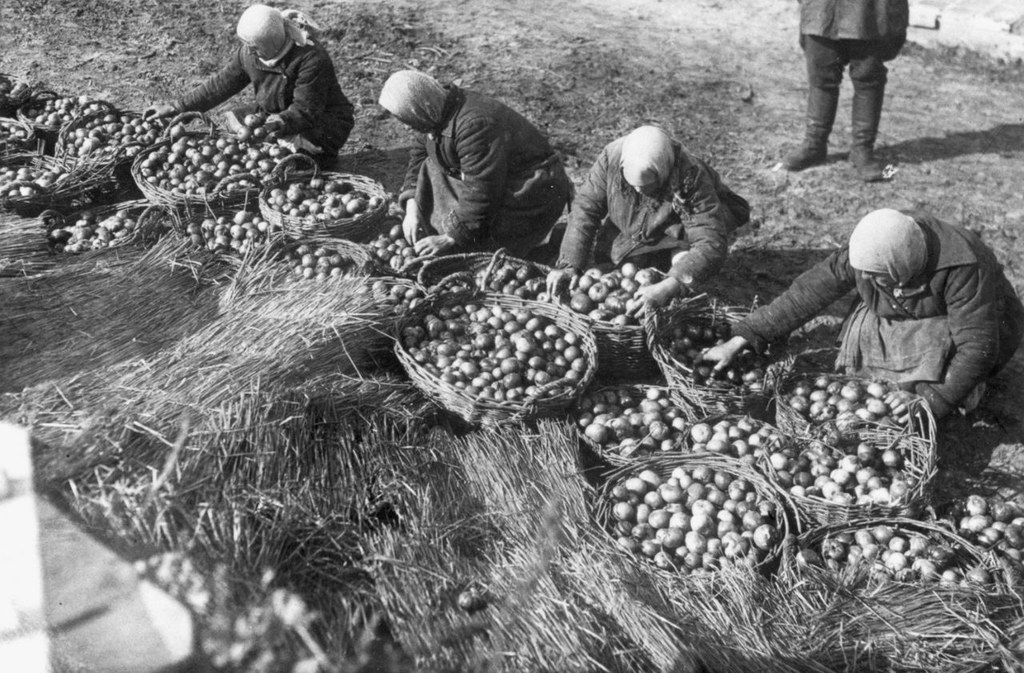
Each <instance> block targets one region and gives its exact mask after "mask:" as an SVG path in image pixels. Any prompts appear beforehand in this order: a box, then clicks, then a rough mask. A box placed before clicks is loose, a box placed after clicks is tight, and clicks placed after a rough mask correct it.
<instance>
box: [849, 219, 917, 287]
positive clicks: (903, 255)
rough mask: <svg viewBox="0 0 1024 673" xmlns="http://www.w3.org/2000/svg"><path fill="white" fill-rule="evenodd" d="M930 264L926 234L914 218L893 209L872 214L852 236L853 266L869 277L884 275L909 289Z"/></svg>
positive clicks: (851, 261)
mask: <svg viewBox="0 0 1024 673" xmlns="http://www.w3.org/2000/svg"><path fill="white" fill-rule="evenodd" d="M927 263H928V245H927V243H926V242H925V237H924V231H923V230H922V229H921V227H920V226H918V224H917V222H915V221H914V218H912V217H910V216H909V215H904V214H903V213H901V212H900V211H898V210H893V209H892V208H882V209H880V210H875V211H873V212H871V213H868V214H867V215H866V216H864V218H863V219H861V221H860V222H858V223H857V226H856V227H854V229H853V233H852V234H851V235H850V264H851V265H852V266H853V268H855V269H858V270H860V271H867V272H869V273H883V274H886V275H888V276H889V277H890V278H892V279H893V280H895V281H896V282H897V283H898V284H899V285H906V284H907V283H909V282H910V281H911V279H913V278H914V277H915V276H917V275H918V274H919V273H921V272H922V271H923V270H924V268H925V265H926V264H927Z"/></svg>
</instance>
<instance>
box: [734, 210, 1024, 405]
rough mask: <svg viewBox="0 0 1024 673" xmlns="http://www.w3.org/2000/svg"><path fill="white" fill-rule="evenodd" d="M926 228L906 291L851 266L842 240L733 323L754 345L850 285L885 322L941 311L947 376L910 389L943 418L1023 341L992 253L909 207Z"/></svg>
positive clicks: (759, 346)
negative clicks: (921, 259)
mask: <svg viewBox="0 0 1024 673" xmlns="http://www.w3.org/2000/svg"><path fill="white" fill-rule="evenodd" d="M906 214H907V215H910V216H911V217H913V218H914V220H915V221H916V222H917V223H918V225H919V226H920V227H921V228H922V229H923V230H924V232H925V237H926V241H927V245H928V263H927V266H926V268H925V271H924V272H922V273H921V275H920V277H919V279H915V280H914V281H912V282H911V283H910V284H909V286H910V287H911V288H912V289H909V290H905V291H902V292H895V291H894V290H890V289H886V288H884V287H881V286H879V285H877V284H876V283H874V282H872V281H871V280H870V279H869V278H868V277H867V276H865V275H864V274H863V273H862V272H860V271H857V270H856V269H854V268H853V267H852V266H851V265H850V251H849V247H848V246H844V247H843V248H841V249H839V250H837V251H836V252H834V253H832V254H831V255H830V256H829V257H827V258H826V259H824V260H822V261H821V262H820V263H818V264H817V265H815V266H814V267H812V268H811V269H809V270H808V271H806V272H804V273H803V274H802V275H800V276H799V277H798V278H797V279H796V280H795V281H793V284H792V285H791V286H790V287H789V289H787V290H786V291H785V292H784V293H783V294H781V295H780V296H779V297H777V298H776V299H775V300H774V301H772V302H771V303H770V304H768V305H767V306H763V307H761V308H759V309H757V310H755V311H753V312H752V313H751V314H750V315H749V316H748V317H747V318H746V319H745V320H743V321H741V322H739V323H738V324H737V325H736V326H735V329H734V333H735V334H738V335H740V336H742V337H744V338H745V339H747V341H749V342H750V343H751V345H752V346H753V347H754V348H755V349H756V350H758V351H761V350H764V348H765V346H766V345H767V343H768V342H769V341H771V340H774V339H777V338H780V337H784V336H786V335H788V334H789V333H790V332H792V331H793V330H794V329H796V328H797V327H799V326H801V325H803V324H804V323H805V322H807V321H808V320H810V319H811V318H812V317H814V316H815V315H817V314H818V313H820V312H822V311H824V310H825V309H826V308H827V307H828V306H829V305H830V304H831V303H832V302H834V301H836V300H838V299H841V298H842V297H843V296H844V295H846V294H847V293H848V292H849V291H850V290H853V289H856V291H857V299H856V301H859V302H863V303H864V304H865V305H866V306H867V308H868V310H870V311H873V312H874V313H875V314H877V315H878V316H881V317H884V318H887V319H890V320H908V321H913V320H918V319H924V318H933V317H936V316H947V318H948V324H949V337H950V339H951V341H952V345H953V348H952V353H951V355H950V359H949V361H948V363H947V365H946V370H945V378H944V380H942V381H941V382H938V383H924V384H918V385H917V386H916V388H915V390H916V391H917V392H918V393H919V394H921V395H922V396H924V397H925V398H926V399H927V400H928V402H929V403H930V405H931V407H932V409H933V411H934V412H935V414H936V415H937V416H943V415H945V414H946V413H948V412H949V411H950V410H952V409H953V408H954V407H955V406H956V405H957V404H958V403H959V402H960V401H961V400H963V399H964V398H965V397H966V396H967V395H968V394H969V393H970V392H971V391H972V390H973V389H974V387H975V386H977V385H978V384H979V383H981V382H982V381H984V380H985V379H986V378H988V377H989V376H990V375H991V374H992V373H993V369H994V368H995V367H996V365H997V364H1000V361H1002V362H1003V363H1005V361H1006V360H1007V359H1008V357H1006V355H1007V354H1009V355H1012V353H1013V351H1014V350H1015V349H1016V347H1017V345H1018V344H1019V343H1020V340H1021V331H1020V319H1019V317H1020V315H1021V313H1022V307H1021V303H1020V299H1019V298H1018V297H1017V294H1016V292H1015V291H1014V289H1013V286H1012V285H1011V284H1010V282H1009V281H1008V280H1007V279H1006V276H1005V275H1004V274H1003V271H1002V267H1001V266H1000V264H999V262H998V261H997V260H996V258H995V255H994V254H993V253H992V251H991V250H990V249H989V248H988V247H987V246H985V244H984V243H982V241H981V239H980V238H978V236H977V235H976V234H974V233H973V232H970V231H967V230H965V229H962V228H960V227H956V226H953V225H950V224H946V223H945V222H942V221H941V220H939V219H937V218H935V217H933V216H931V215H927V214H925V213H921V212H908V213H906Z"/></svg>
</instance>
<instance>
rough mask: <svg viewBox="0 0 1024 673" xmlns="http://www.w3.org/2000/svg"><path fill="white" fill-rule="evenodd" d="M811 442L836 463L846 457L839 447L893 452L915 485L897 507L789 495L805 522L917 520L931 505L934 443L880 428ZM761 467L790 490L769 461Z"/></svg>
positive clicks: (872, 426)
mask: <svg viewBox="0 0 1024 673" xmlns="http://www.w3.org/2000/svg"><path fill="white" fill-rule="evenodd" d="M810 441H813V442H815V446H816V447H817V448H818V449H820V450H822V451H827V452H829V453H831V454H832V456H833V457H835V458H836V459H837V460H838V459H841V458H842V457H843V456H844V455H846V452H845V451H844V450H843V449H842V448H839V447H840V446H846V445H856V444H859V443H861V442H865V443H867V444H870V445H872V446H874V447H875V448H876V449H877V451H878V452H879V453H881V452H883V451H885V450H887V449H894V450H896V451H897V452H898V453H899V455H900V456H901V457H902V460H903V468H902V471H903V472H904V473H905V474H906V476H907V477H908V478H912V479H913V484H912V485H911V486H910V488H909V489H908V491H907V493H906V494H905V496H904V497H903V498H901V499H900V501H899V502H898V503H896V504H877V503H865V504H841V503H836V502H833V501H830V500H827V499H826V498H824V497H818V496H807V495H798V494H793V493H790V498H791V500H792V502H793V505H794V507H795V508H796V510H797V513H798V514H799V515H800V518H801V519H802V520H803V521H804V522H806V523H808V524H812V523H815V522H816V523H817V524H820V525H830V524H836V523H848V522H851V521H859V520H862V519H869V518H874V517H885V516H888V517H900V516H905V517H918V516H920V515H921V513H922V512H924V510H925V509H926V508H927V507H928V506H929V505H930V504H931V497H932V484H933V481H934V478H935V474H936V472H937V469H936V465H937V458H936V449H935V444H934V443H933V442H931V441H928V440H925V439H923V438H921V437H919V436H917V435H915V434H913V433H911V432H908V431H906V430H898V429H896V428H892V427H888V426H884V425H878V424H863V425H861V426H860V427H858V428H857V429H856V430H852V431H850V432H847V433H844V434H842V435H839V436H837V437H834V438H833V443H832V444H826V443H825V442H822V441H820V440H810ZM758 467H759V469H761V470H762V471H763V472H764V473H765V474H766V475H767V476H768V479H769V480H771V481H772V483H774V484H776V485H777V486H778V487H779V488H780V489H786V488H787V486H786V485H785V484H783V483H781V479H780V475H779V473H778V472H777V471H776V469H775V468H774V467H773V466H772V464H771V461H770V460H769V459H767V458H766V459H763V460H759V461H758Z"/></svg>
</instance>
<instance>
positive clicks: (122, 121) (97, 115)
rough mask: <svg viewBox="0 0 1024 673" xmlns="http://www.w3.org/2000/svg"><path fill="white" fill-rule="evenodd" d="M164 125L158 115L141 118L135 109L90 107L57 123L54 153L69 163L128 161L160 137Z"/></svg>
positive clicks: (117, 162)
mask: <svg viewBox="0 0 1024 673" xmlns="http://www.w3.org/2000/svg"><path fill="white" fill-rule="evenodd" d="M166 127H167V123H166V121H165V120H163V119H161V118H159V117H153V118H148V119H144V118H143V117H142V115H141V114H139V113H137V112H130V111H124V110H109V109H102V110H94V111H92V112H89V113H86V114H81V115H78V116H77V117H75V118H74V119H72V120H71V121H70V122H68V123H67V124H65V125H64V126H63V127H61V129H60V132H59V133H58V134H57V145H56V147H55V149H54V156H56V157H57V158H58V159H60V160H61V161H64V162H65V163H67V164H69V165H73V164H76V163H84V162H90V163H103V164H112V165H119V164H124V163H125V162H127V163H129V164H130V163H131V160H132V159H133V158H134V157H135V155H136V154H138V153H139V152H141V151H142V150H144V149H146V148H148V147H150V146H152V145H155V144H156V143H157V142H158V141H159V140H160V139H161V137H162V135H163V132H164V129H165V128H166Z"/></svg>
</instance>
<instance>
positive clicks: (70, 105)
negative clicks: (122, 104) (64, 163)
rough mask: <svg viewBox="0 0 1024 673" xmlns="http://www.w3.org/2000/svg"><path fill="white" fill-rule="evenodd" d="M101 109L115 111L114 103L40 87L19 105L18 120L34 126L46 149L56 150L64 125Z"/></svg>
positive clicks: (48, 150)
mask: <svg viewBox="0 0 1024 673" xmlns="http://www.w3.org/2000/svg"><path fill="white" fill-rule="evenodd" d="M98 111H115V107H114V105H112V104H111V103H108V102H107V101H105V100H97V99H94V98H91V97H89V96H87V95H85V94H83V95H80V96H64V95H61V94H59V93H57V92H56V91H51V90H49V89H40V90H38V91H34V92H33V93H32V95H31V96H29V98H28V100H26V101H25V102H24V103H22V105H21V107H19V108H18V119H20V120H21V121H23V122H25V123H26V124H30V125H32V127H33V128H35V130H36V135H38V136H39V138H40V139H41V140H43V141H45V143H46V147H47V149H46V151H47V152H50V151H52V150H53V147H54V144H55V143H56V142H57V136H58V134H59V133H60V129H61V127H63V126H64V125H65V124H67V123H69V122H71V121H72V120H73V119H75V118H76V117H78V116H79V115H84V114H90V113H93V112H98Z"/></svg>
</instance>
